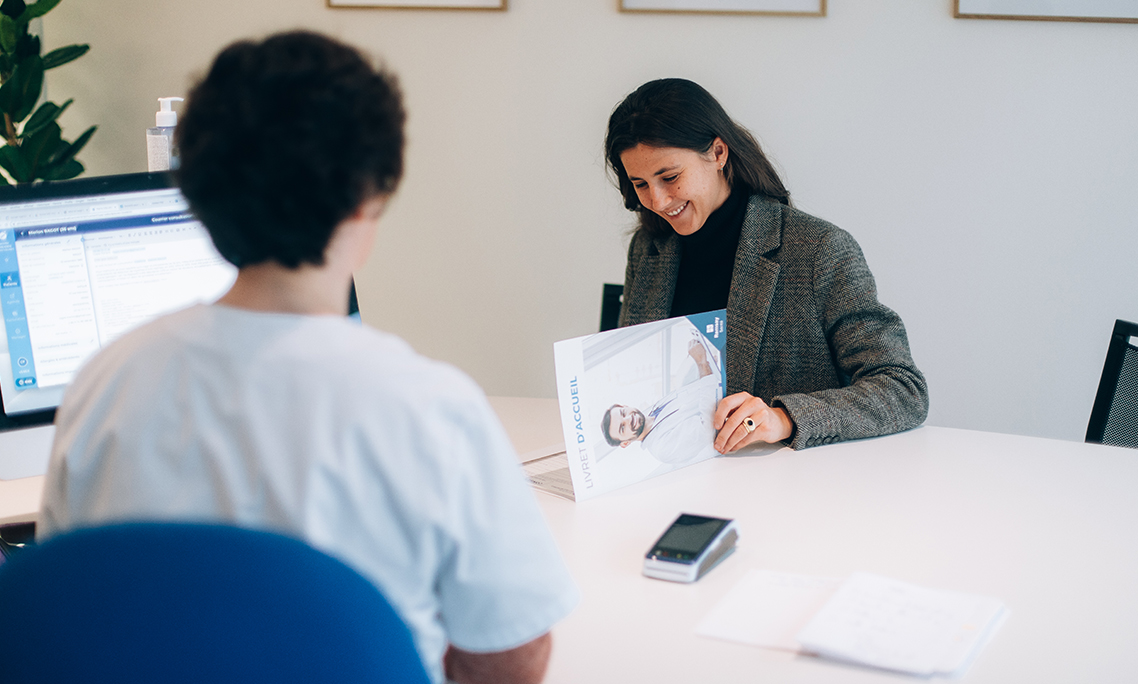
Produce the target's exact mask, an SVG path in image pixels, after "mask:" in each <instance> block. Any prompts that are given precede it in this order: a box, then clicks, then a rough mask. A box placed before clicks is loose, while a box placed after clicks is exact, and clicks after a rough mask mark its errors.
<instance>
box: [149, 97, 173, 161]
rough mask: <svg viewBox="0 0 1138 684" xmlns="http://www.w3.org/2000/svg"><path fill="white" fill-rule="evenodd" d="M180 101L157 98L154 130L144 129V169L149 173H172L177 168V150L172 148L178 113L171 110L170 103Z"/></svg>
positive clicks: (169, 98)
mask: <svg viewBox="0 0 1138 684" xmlns="http://www.w3.org/2000/svg"><path fill="white" fill-rule="evenodd" d="M181 101H182V98H180V97H160V98H158V113H157V114H155V115H154V124H155V125H154V128H147V129H146V168H147V170H149V171H173V170H174V169H176V168H178V165H179V159H178V148H177V147H175V146H174V128H175V127H176V126H177V125H178V112H175V111H174V110H173V109H172V108H171V103H173V102H181Z"/></svg>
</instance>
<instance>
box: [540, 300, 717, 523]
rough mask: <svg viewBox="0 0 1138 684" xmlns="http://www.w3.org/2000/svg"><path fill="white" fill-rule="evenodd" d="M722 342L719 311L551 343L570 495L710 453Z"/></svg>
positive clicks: (588, 493)
mask: <svg viewBox="0 0 1138 684" xmlns="http://www.w3.org/2000/svg"><path fill="white" fill-rule="evenodd" d="M726 339H727V318H726V311H724V310H722V309H720V310H718V311H709V312H706V313H700V314H692V315H690V316H680V317H677V318H669V319H666V320H661V321H652V322H649V323H642V324H640V325H634V326H629V327H625V328H617V329H615V330H607V331H605V332H601V333H594V334H592V335H585V336H583V337H575V338H573V339H569V340H562V341H560V342H557V343H556V344H554V347H553V352H554V360H555V362H556V367H557V368H556V370H557V384H558V395H557V397H558V403H559V405H560V408H561V425H562V430H563V432H564V435H565V446H566V457H565V458H566V461H567V466H568V469H569V474H570V476H571V478H572V483H573V487H572V489H573V496H574V497H575V500H576V501H582V500H584V499H588V498H591V497H593V496H597V495H599V494H603V493H605V492H608V491H612V490H613V489H617V488H619V487H624V486H626V485H630V484H633V483H635V482H640V481H641V480H646V479H648V478H650V477H655V476H657V475H662V474H664V473H667V472H669V471H672V470H676V469H677V468H682V467H684V466H687V465H691V464H693V463H697V462H699V461H703V460H706V459H709V458H712V457H714V456H716V455H717V452H716V451H715V446H714V443H715V434H716V431H715V429H714V428H713V427H712V418H713V416H714V415H715V407H716V405H717V404H718V403H719V400H720V399H722V398H723V390H724V385H725V381H726V373H725V372H724V368H723V360H724V358H725V353H726Z"/></svg>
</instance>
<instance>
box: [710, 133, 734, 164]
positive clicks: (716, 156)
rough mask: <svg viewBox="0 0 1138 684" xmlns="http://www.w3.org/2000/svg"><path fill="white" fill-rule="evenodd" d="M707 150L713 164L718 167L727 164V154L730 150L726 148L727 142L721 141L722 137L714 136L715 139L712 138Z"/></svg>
mask: <svg viewBox="0 0 1138 684" xmlns="http://www.w3.org/2000/svg"><path fill="white" fill-rule="evenodd" d="M708 151H709V152H710V153H711V157H712V159H713V160H714V161H715V165H716V166H718V167H719V168H720V169H722V168H723V167H724V166H725V165H726V164H727V155H728V154H729V152H730V150H728V149H727V143H725V142H723V138H719V137H716V138H715V140H712V141H711V149H710V150H708Z"/></svg>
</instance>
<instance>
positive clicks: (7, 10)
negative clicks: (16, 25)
mask: <svg viewBox="0 0 1138 684" xmlns="http://www.w3.org/2000/svg"><path fill="white" fill-rule="evenodd" d="M57 1H58V0H57ZM27 8H28V6H27V5H26V4H25V3H24V0H4V3H3V4H0V13H2V14H3V15H4V16H6V17H11V18H12V19H19V18H20V15H21V14H23V13H24V11H25V10H26V9H27Z"/></svg>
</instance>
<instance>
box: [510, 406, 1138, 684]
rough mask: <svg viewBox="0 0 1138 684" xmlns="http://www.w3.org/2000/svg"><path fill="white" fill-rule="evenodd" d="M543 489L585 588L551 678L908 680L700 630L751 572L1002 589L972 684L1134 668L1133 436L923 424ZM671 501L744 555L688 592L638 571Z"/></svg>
mask: <svg viewBox="0 0 1138 684" xmlns="http://www.w3.org/2000/svg"><path fill="white" fill-rule="evenodd" d="M495 402H496V403H495V407H496V409H497V410H498V411H499V413H500V414H501V416H502V418H503V422H504V423H505V424H506V426H507V429H508V430H510V429H511V426H512V425H516V424H518V423H526V424H528V425H529V426H530V429H531V430H532V429H533V425H534V423H535V422H536V421H539V420H540V421H542V423H543V424H545V425H546V426H547V429H548V430H550V431H551V432H550V434H556V433H557V430H558V429H559V428H558V425H557V423H556V418H555V417H554V419H553V421H552V422H545V421H546V420H547V419H546V418H544V416H547V415H549V414H550V413H551V412H552V413H554V414H555V402H553V400H531V402H532V405H531V406H530V407H529V408H528V409H527V407H526V405H524V404H516V405H513V406H507V405H505V404H499V403H497V400H495ZM527 410H528V411H530V412H531V413H528V414H527V413H526V411H527ZM511 432H512V431H511ZM531 439H532V440H533V443H534V444H536V443H538V442H540V441H542V440H541V439H539V438H537V437H532V438H531ZM546 441H548V440H546ZM521 446H522V445H519V450H520V448H521ZM538 496H539V501H540V504H541V507H542V509H543V511H544V512H545V515H546V518H547V519H548V521H549V525H550V527H551V528H552V530H553V534H554V536H555V537H556V538H557V540H558V542H559V544H560V547H561V549H562V552H563V553H564V554H565V559H566V561H567V562H568V564H569V567H570V568H571V570H572V572H573V575H574V577H575V578H576V580H577V582H578V584H579V585H580V587H581V591H582V595H583V600H582V603H581V605H580V606H579V607H578V608H577V610H576V611H575V612H574V613H573V614H572V615H571V616H570V617H569V618H568V619H567V620H565V622H564V623H562V624H560V625H558V626H557V628H556V629H555V630H554V652H553V660H552V663H551V665H550V671H549V675H548V676H547V679H546V681H547V682H550V683H552V684H570V683H581V682H590V683H596V682H622V683H623V682H700V683H702V682H714V683H717V684H719V683H723V684H725V683H729V682H779V683H783V682H896V681H916V680H915V679H913V678H908V677H902V676H900V675H893V674H888V673H884V672H879V671H872V670H867V669H862V668H856V667H850V666H844V665H837V664H832V663H828V662H825V661H821V660H817V659H814V658H810V657H800V656H795V655H792V654H789V653H783V652H778V651H771V650H764V649H760V648H754V647H749V646H744V645H739V644H732V643H728V642H721V641H716V640H712V639H707V638H704V637H698V636H696V635H695V634H694V630H695V626H696V624H697V623H698V622H699V621H700V620H701V619H702V618H703V617H704V616H705V615H706V614H707V612H708V611H709V610H710V609H711V608H712V606H714V605H715V603H716V602H717V601H718V600H719V599H720V598H721V597H722V596H723V595H724V594H725V593H726V592H727V591H728V590H729V589H730V588H731V587H732V586H734V584H735V583H736V582H737V581H738V580H739V579H740V578H741V577H742V576H743V575H744V574H745V572H746V571H747V570H748V569H750V568H764V569H770V570H779V571H786V572H794V573H802V574H810V575H828V576H837V577H840V576H845V575H847V574H849V573H851V572H855V571H867V572H874V573H878V574H882V575H886V576H889V577H893V578H896V579H899V580H903V581H907V582H911V583H914V584H920V585H923V586H928V587H933V588H939V589H950V590H957V591H964V592H970V593H976V594H986V595H990V596H994V597H996V598H999V599H1001V600H1003V601H1004V602H1005V603H1006V604H1007V605H1008V607H1009V608H1010V610H1011V615H1010V617H1009V618H1008V620H1007V622H1005V623H1004V625H1003V627H1002V628H1001V629H1000V631H999V632H998V633H997V634H996V636H995V639H994V640H993V641H992V642H991V643H990V644H988V646H987V647H986V648H985V649H984V650H983V652H981V654H980V657H979V658H978V659H977V661H976V663H975V664H974V665H973V667H972V669H971V670H970V671H969V672H968V674H967V676H966V677H965V681H967V682H970V683H971V682H976V683H979V682H999V683H1000V684H1007V683H1009V682H1033V683H1037V682H1076V681H1079V682H1123V681H1135V680H1138V451H1135V450H1132V449H1122V448H1117V447H1104V446H1098V445H1087V444H1081V443H1075V442H1060V441H1055V440H1045V439H1037V438H1030V437H1017V436H1010V435H1000V434H992V433H983V432H973V431H968V430H955V429H949V428H936V427H922V428H918V429H916V430H913V431H911V432H907V433H902V434H899V435H894V436H891V437H884V438H879V439H872V440H864V441H859V442H847V443H844V444H836V445H832V446H825V447H816V448H814V449H808V450H805V451H801V452H794V451H791V450H789V449H785V448H784V449H774V448H769V447H768V448H764V449H758V450H755V451H753V452H751V453H749V454H747V455H742V456H734V457H724V458H717V459H713V460H711V461H706V462H704V463H699V464H696V465H694V466H690V467H688V468H684V469H681V470H678V471H675V472H672V473H669V474H667V475H664V476H661V477H658V478H655V479H652V480H648V481H646V482H642V483H640V484H638V485H634V486H631V487H627V488H625V489H622V490H617V491H615V492H611V493H609V494H605V495H603V496H600V497H598V498H596V499H593V500H590V501H586V502H584V503H581V504H574V503H571V502H569V501H565V500H563V499H559V498H557V497H555V496H552V495H549V494H546V493H543V492H542V493H539V495H538ZM680 512H690V513H702V514H706V515H714V516H720V517H729V518H735V519H737V520H738V521H739V525H740V531H741V539H740V547H739V550H738V551H736V553H735V554H734V555H733V556H732V557H729V558H728V559H727V560H726V561H724V562H723V564H722V565H720V566H719V567H718V568H716V569H715V570H713V571H712V572H711V573H710V574H708V575H707V576H706V577H704V578H703V579H701V580H700V581H699V582H697V583H696V584H694V585H681V584H673V583H669V582H661V581H658V580H651V579H647V578H645V577H643V576H642V575H641V574H640V568H641V561H642V558H643V554H644V552H645V551H647V549H648V546H649V545H650V544H651V543H652V542H653V541H654V540H655V539H656V537H657V536H658V535H659V534H660V533H661V532H662V531H663V530H664V528H665V527H666V526H667V525H668V524H669V523H670V522H671V521H672V520H673V519H674V518H675V516H676V515H677V514H678V513H680Z"/></svg>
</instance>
